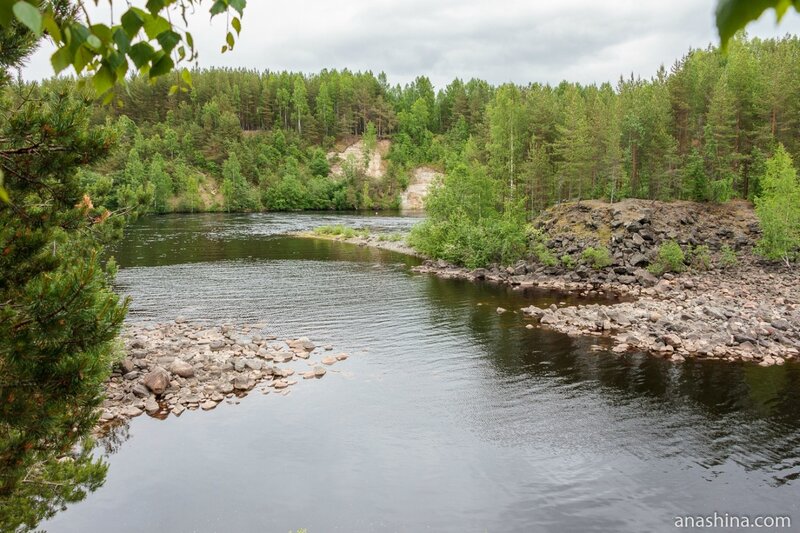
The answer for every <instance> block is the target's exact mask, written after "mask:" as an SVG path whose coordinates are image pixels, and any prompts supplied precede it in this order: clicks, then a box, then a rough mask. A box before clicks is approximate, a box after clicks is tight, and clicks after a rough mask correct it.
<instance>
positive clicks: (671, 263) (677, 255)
mask: <svg viewBox="0 0 800 533" xmlns="http://www.w3.org/2000/svg"><path fill="white" fill-rule="evenodd" d="M647 270H649V271H650V273H651V274H655V275H656V276H660V275H661V274H663V273H665V272H676V273H680V272H683V271H684V270H686V255H685V254H684V253H683V249H681V246H680V245H679V244H678V243H677V242H675V241H667V242H665V243H664V244H662V245H661V246H660V247H659V248H658V255H657V256H656V260H655V261H653V263H652V264H651V265H650V266H649V267H647Z"/></svg>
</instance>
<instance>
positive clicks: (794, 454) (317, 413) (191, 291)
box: [48, 215, 800, 532]
mask: <svg viewBox="0 0 800 533" xmlns="http://www.w3.org/2000/svg"><path fill="white" fill-rule="evenodd" d="M283 216H284V217H286V220H284V219H281V218H280V217H278V218H273V219H270V220H266V219H264V220H254V219H251V218H249V217H243V218H240V217H226V216H220V217H217V218H205V217H199V218H198V219H193V220H190V221H183V220H182V219H180V218H178V217H175V218H171V219H169V218H167V219H158V221H157V222H153V221H142V223H141V224H140V225H138V226H137V227H136V228H133V230H132V231H131V233H130V237H129V238H130V240H129V241H128V245H126V248H125V249H124V250H121V251H120V263H122V264H124V265H125V266H126V268H123V269H122V270H121V271H120V275H119V282H120V284H121V287H122V288H123V289H124V290H125V291H126V292H128V293H130V294H132V295H133V297H134V304H133V309H132V313H131V316H132V318H133V319H135V320H154V321H161V320H169V319H171V318H174V317H175V316H176V315H178V314H181V315H184V316H186V317H187V318H189V319H190V320H207V321H213V322H223V321H230V320H241V321H251V322H252V321H265V322H266V323H267V324H268V327H269V328H270V329H271V330H272V331H273V332H274V333H276V334H277V335H280V336H288V335H294V336H296V335H300V334H306V335H308V336H309V337H311V338H313V339H315V340H318V341H319V342H324V343H331V344H333V345H335V346H336V347H337V349H339V348H341V349H342V350H344V351H348V352H350V353H352V354H353V357H351V358H350V359H348V361H347V362H346V364H342V365H338V366H337V367H334V368H333V369H332V370H331V372H330V373H329V375H328V376H326V378H325V379H324V380H321V381H320V382H319V383H315V386H314V387H308V388H303V389H300V388H298V391H297V392H296V393H294V392H293V394H292V395H290V396H289V397H286V398H283V397H275V395H269V396H266V397H264V396H262V395H255V397H253V395H251V396H250V397H248V398H246V399H245V400H244V401H242V402H241V405H236V406H227V405H226V406H222V407H220V408H218V409H216V410H214V411H211V412H202V413H200V412H198V413H187V414H185V415H184V416H182V417H181V418H180V419H177V420H176V419H174V418H170V419H169V420H167V421H166V422H161V421H157V420H152V419H146V418H144V417H140V418H137V419H135V420H134V421H133V423H132V424H131V428H130V433H131V434H132V435H133V438H132V439H131V441H130V442H128V443H127V444H124V445H122V446H120V447H119V451H118V453H117V454H116V455H114V456H113V457H111V458H110V459H109V461H110V464H111V469H110V472H109V479H108V481H107V483H106V486H105V487H104V488H103V490H102V491H100V492H99V494H98V496H96V497H93V498H89V499H88V500H87V501H86V502H84V503H81V504H79V505H76V506H74V508H71V509H70V510H69V511H67V512H66V513H63V514H60V515H58V516H56V517H55V518H54V519H53V520H51V521H50V522H49V523H48V528H49V529H50V530H51V531H54V532H58V531H82V532H83V531H107V530H111V529H113V530H115V531H140V530H142V529H161V530H176V531H178V530H180V531H221V530H242V531H272V530H276V531H285V530H290V529H297V528H298V527H307V528H309V531H312V532H314V531H336V530H341V531H382V530H392V531H419V530H426V529H427V530H434V531H484V530H489V531H497V530H503V531H647V530H652V531H666V530H672V517H674V516H676V515H678V514H685V513H692V514H697V513H701V512H702V513H709V512H713V511H714V510H718V511H720V512H726V511H727V512H738V513H749V514H755V513H762V514H764V513H775V514H790V515H791V514H797V513H798V512H800V509H798V502H797V499H796V488H795V483H796V481H797V477H798V475H799V474H800V464H798V457H799V456H800V410H798V409H797V408H796V406H797V405H798V400H800V397H799V396H800V381H799V379H800V378H799V377H798V375H799V374H800V367H798V365H796V364H795V365H784V366H780V367H769V368H761V367H757V366H753V365H746V364H721V363H716V362H698V361H687V362H685V363H683V364H680V365H675V364H671V363H668V362H666V361H663V360H661V359H656V358H652V357H649V356H646V355H644V354H637V353H631V354H626V355H624V356H617V355H611V354H609V353H605V352H596V351H592V349H591V346H592V345H593V344H595V343H602V340H601V339H598V338H571V337H568V336H565V335H561V334H557V333H554V332H548V331H546V330H539V329H530V330H529V329H526V328H525V327H524V326H525V324H526V323H527V319H526V318H525V317H524V316H523V315H522V314H521V313H519V309H520V308H521V307H524V306H527V305H530V303H532V302H533V303H536V304H537V305H540V306H547V305H550V304H552V303H556V304H558V303H559V302H561V301H564V299H563V297H562V296H560V295H557V294H553V293H542V292H539V291H535V290H532V289H529V290H514V289H511V288H506V287H496V286H493V285H491V284H488V283H484V284H473V283H467V282H460V281H454V280H441V279H438V278H434V277H429V276H424V275H415V274H412V273H410V272H409V271H408V268H407V267H408V265H410V264H414V261H415V260H413V259H409V258H406V257H404V256H399V255H397V254H391V253H386V252H378V251H375V250H369V249H365V248H359V247H356V246H350V245H345V244H342V243H335V242H330V241H309V240H297V239H291V238H287V237H282V236H280V235H277V232H278V230H276V229H275V228H284V227H288V226H291V227H297V226H298V225H301V224H300V223H298V222H296V221H295V220H294V219H292V216H293V215H283ZM322 223H331V222H330V221H325V222H323V221H322V220H319V219H316V218H313V217H309V218H306V219H304V221H303V223H302V224H305V225H306V226H312V227H313V226H314V225H320V224H322ZM381 223H384V222H381ZM410 223H413V221H408V220H389V221H387V222H385V224H387V225H389V224H395V225H402V224H410ZM173 227H174V229H175V231H173V230H172V228H173ZM301 229H302V228H301ZM219 241H222V242H219ZM192 243H203V246H200V247H199V249H195V248H194V246H193V245H192ZM205 243H208V245H207V246H206V244H205ZM588 302H590V300H587V299H581V298H578V297H572V298H571V299H569V300H568V301H567V302H566V303H568V304H577V303H588ZM497 307H503V308H505V309H507V310H508V312H506V313H502V314H498V312H497ZM115 449H116V447H115ZM143 471H149V472H160V473H161V474H160V475H157V476H148V477H147V480H146V483H145V484H144V485H143V483H144V482H143V481H142V474H141V473H142V472H143ZM143 487H144V488H143ZM164 495H169V497H170V498H171V499H172V501H171V505H170V506H167V505H165V504H164ZM175 508H180V509H191V510H192V511H191V513H182V514H180V516H176V513H174V512H172V511H171V509H175ZM798 516H800V515H798Z"/></svg>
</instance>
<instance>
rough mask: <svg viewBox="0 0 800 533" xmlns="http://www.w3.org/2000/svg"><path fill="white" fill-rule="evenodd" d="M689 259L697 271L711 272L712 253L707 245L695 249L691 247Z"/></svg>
mask: <svg viewBox="0 0 800 533" xmlns="http://www.w3.org/2000/svg"><path fill="white" fill-rule="evenodd" d="M689 257H690V263H691V265H692V268H694V269H696V270H709V269H710V268H711V253H710V252H709V250H708V246H706V245H705V244H701V245H699V246H695V247H694V248H692V247H690V248H689Z"/></svg>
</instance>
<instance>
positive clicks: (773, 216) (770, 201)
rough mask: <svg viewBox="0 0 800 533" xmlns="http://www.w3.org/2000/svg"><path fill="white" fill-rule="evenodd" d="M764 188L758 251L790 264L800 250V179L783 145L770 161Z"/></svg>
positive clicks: (759, 208)
mask: <svg viewBox="0 0 800 533" xmlns="http://www.w3.org/2000/svg"><path fill="white" fill-rule="evenodd" d="M761 189H762V194H761V196H759V197H758V198H756V215H758V220H759V222H760V223H761V231H762V237H761V240H760V241H759V242H758V248H757V250H758V253H759V254H760V255H762V256H763V257H765V258H767V259H772V260H781V261H783V262H784V263H786V265H787V266H788V265H789V262H790V261H793V260H795V259H796V258H797V256H798V250H799V249H800V182H798V180H797V171H796V170H795V169H794V166H793V165H792V158H791V156H789V154H788V153H787V152H786V150H785V149H784V147H783V145H779V146H778V148H777V149H776V150H775V155H773V156H772V157H771V158H769V159H768V160H767V170H766V173H765V174H764V176H763V178H762V181H761Z"/></svg>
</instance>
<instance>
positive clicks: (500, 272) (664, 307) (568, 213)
mask: <svg viewBox="0 0 800 533" xmlns="http://www.w3.org/2000/svg"><path fill="white" fill-rule="evenodd" d="M537 226H538V228H539V229H540V230H541V231H542V232H543V234H544V235H545V239H546V243H547V250H548V251H549V253H550V256H551V257H555V258H559V260H560V259H561V257H563V256H568V257H569V258H570V260H567V261H559V264H557V265H546V264H542V262H541V261H540V260H539V259H537V258H535V257H531V258H530V259H529V260H526V261H519V262H518V263H516V264H515V265H512V266H508V267H500V266H498V265H490V266H488V267H486V268H479V269H474V270H469V269H465V268H460V267H456V266H454V265H450V264H448V263H446V262H443V261H426V262H425V263H424V264H423V265H421V266H419V267H416V268H415V269H414V270H416V271H417V272H427V273H433V274H436V275H438V276H441V277H451V278H462V279H470V280H486V281H489V282H496V283H504V284H510V285H519V286H538V287H542V288H549V289H556V290H561V291H578V292H580V293H581V294H583V295H586V296H599V295H608V294H615V295H618V296H621V297H623V298H622V300H621V301H618V302H606V304H604V305H600V304H591V305H578V306H571V307H567V306H565V307H559V306H555V305H553V306H551V307H550V308H548V309H540V308H537V307H535V306H531V307H527V308H524V309H522V310H521V311H522V312H523V313H525V314H526V315H527V316H528V317H529V321H530V322H529V324H528V326H529V327H545V328H549V329H554V330H557V331H561V332H563V333H567V334H570V335H597V336H603V337H607V338H608V339H609V340H610V341H611V346H612V349H613V351H614V352H616V353H620V354H622V353H625V352H627V351H629V350H639V351H648V352H650V353H653V354H657V355H660V356H665V357H669V358H671V359H673V360H675V361H682V360H683V359H684V358H685V357H689V356H692V357H700V358H703V357H708V358H717V359H724V360H729V361H739V360H741V361H753V362H757V363H758V364H760V365H765V366H766V365H771V364H782V363H783V362H785V361H787V360H791V359H796V358H797V357H798V354H800V276H798V274H797V272H796V271H795V270H792V269H790V268H788V267H785V266H782V265H778V264H771V263H766V262H763V261H761V260H759V259H758V258H757V257H755V256H754V255H753V254H752V249H753V247H754V246H755V244H756V242H757V239H758V237H759V228H758V223H757V220H756V218H755V216H754V213H753V211H752V208H750V206H749V205H748V204H746V203H744V202H738V203H735V202H734V203H729V204H725V205H724V206H717V205H708V204H695V203H691V202H675V203H670V204H664V203H660V202H649V201H641V200H626V201H624V202H620V203H618V204H613V205H610V204H605V203H601V202H581V203H573V204H568V205H562V206H557V207H555V208H552V209H551V210H549V211H547V212H546V213H545V215H544V216H543V217H541V218H540V219H539V220H538V222H537ZM668 240H672V241H676V242H678V243H679V244H681V245H683V246H684V248H687V249H688V248H689V247H690V246H700V245H704V246H707V247H708V249H709V251H710V254H711V256H712V261H711V264H710V265H705V266H704V268H703V269H698V268H691V266H689V265H687V270H686V272H684V273H682V274H672V273H665V274H663V275H662V276H658V277H657V276H654V275H653V274H651V273H650V272H648V271H647V270H646V269H645V267H646V266H647V265H648V264H650V263H651V262H652V260H653V259H654V258H655V256H656V254H657V253H658V248H659V246H660V245H661V244H663V243H664V242H665V241H668ZM589 246H592V247H606V248H607V249H608V250H609V251H610V255H611V259H612V260H611V264H610V265H608V266H607V267H605V268H600V269H594V268H592V266H590V265H588V264H584V262H582V259H581V255H582V252H583V250H585V249H586V248H587V247H589ZM725 246H727V247H729V248H730V249H731V250H734V251H736V252H737V253H738V263H737V264H736V265H733V266H731V265H728V266H726V267H725V268H722V267H719V266H718V264H717V262H716V260H717V259H718V257H719V252H720V251H721V250H722V248H723V247H725ZM564 263H567V265H565V264H564ZM568 265H571V266H568ZM609 304H610V305H609ZM597 348H598V349H602V346H598V347H597Z"/></svg>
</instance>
